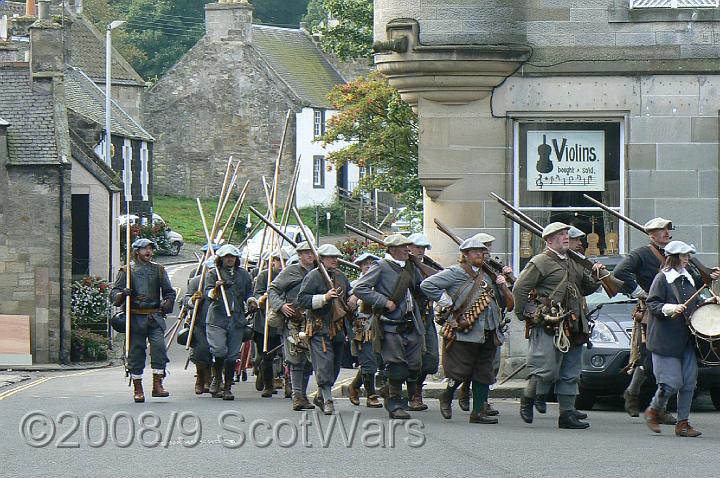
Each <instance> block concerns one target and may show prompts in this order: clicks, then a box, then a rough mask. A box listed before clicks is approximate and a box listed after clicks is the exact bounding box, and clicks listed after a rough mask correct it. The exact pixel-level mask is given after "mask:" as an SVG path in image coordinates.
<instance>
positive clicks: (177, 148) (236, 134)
mask: <svg viewBox="0 0 720 478" xmlns="http://www.w3.org/2000/svg"><path fill="white" fill-rule="evenodd" d="M144 101H145V106H144V121H145V126H146V128H147V129H148V131H149V132H150V133H151V134H152V135H153V136H155V138H156V140H157V142H156V143H155V152H154V184H155V194H159V195H182V196H203V197H208V196H216V195H217V194H218V193H219V191H220V185H221V183H222V179H223V174H224V172H225V167H226V165H227V160H228V158H229V157H230V156H232V157H233V158H234V160H235V161H238V160H239V161H240V162H241V167H240V178H239V179H238V182H240V184H242V183H244V181H245V179H250V180H251V187H250V200H254V201H262V202H263V203H264V201H265V199H264V193H263V192H262V186H261V182H260V178H261V176H263V175H264V176H266V177H267V178H268V181H270V180H271V177H272V174H273V170H274V164H275V158H276V156H277V153H278V150H279V145H280V140H281V136H282V130H283V126H284V124H285V114H286V112H287V110H288V109H291V108H296V111H299V108H297V107H296V106H295V105H294V102H293V100H292V99H291V96H290V94H289V92H288V91H285V90H282V89H280V88H279V87H278V86H277V82H276V81H274V79H273V80H271V76H270V72H268V71H267V69H266V66H265V64H264V63H263V62H262V61H260V60H259V59H258V58H257V57H256V56H255V53H254V52H253V50H252V48H251V47H249V46H245V45H243V44H242V43H239V42H211V41H209V40H208V38H203V39H202V40H200V42H198V43H197V44H196V45H195V46H194V47H193V48H192V49H191V50H190V52H188V53H187V54H186V56H185V57H183V59H182V60H181V61H180V62H179V63H178V64H177V65H176V66H175V67H173V68H172V69H171V70H170V71H169V72H168V73H167V74H166V75H165V76H164V77H163V78H162V79H161V80H160V81H159V82H158V83H157V84H156V85H155V86H154V87H153V88H152V89H151V90H150V91H149V92H148V93H147V94H146V96H145V99H144ZM294 116H295V115H294V114H291V120H292V122H291V125H290V128H289V129H288V132H287V139H286V143H285V149H284V156H283V162H284V164H287V165H290V164H291V162H292V158H294V156H295V142H294V140H293V138H294V137H295V123H294ZM291 169H292V168H291V167H283V170H282V173H283V182H285V181H287V180H288V179H289V178H288V176H290V174H291V172H290V171H291ZM283 190H284V188H282V189H281V190H280V191H281V192H282V191H283ZM281 196H282V194H281Z"/></svg>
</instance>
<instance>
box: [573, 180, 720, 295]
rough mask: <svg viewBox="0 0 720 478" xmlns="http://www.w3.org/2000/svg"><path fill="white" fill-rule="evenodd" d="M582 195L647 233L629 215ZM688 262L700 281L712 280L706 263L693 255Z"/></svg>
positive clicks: (708, 282)
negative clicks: (697, 273)
mask: <svg viewBox="0 0 720 478" xmlns="http://www.w3.org/2000/svg"><path fill="white" fill-rule="evenodd" d="M583 196H584V197H585V199H587V200H588V201H590V202H591V203H593V204H595V205H596V206H598V207H599V208H600V209H602V210H603V211H605V212H607V213H608V214H610V215H612V216H615V217H616V218H618V219H620V220H621V221H623V222H625V223H627V224H628V225H630V226H632V227H634V228H635V229H637V230H638V231H640V232H642V233H643V234H647V231H646V230H645V228H644V227H643V226H641V225H640V223H637V222H635V221H633V220H632V219H630V218H629V217H627V216H625V215H623V214H620V213H619V212H617V211H615V210H614V209H612V208H611V207H609V206H606V205H605V204H603V203H601V202H600V201H598V200H597V199H595V198H592V197H590V196H588V195H587V194H583ZM690 263H692V265H694V266H695V267H696V268H697V270H698V272H699V273H700V277H702V281H703V282H704V283H705V284H708V285H710V284H711V283H712V281H713V279H712V277H710V274H712V273H713V272H714V271H713V270H712V269H710V268H709V267H707V266H706V265H704V264H703V263H702V262H700V261H699V260H697V258H696V257H694V256H693V257H691V258H690Z"/></svg>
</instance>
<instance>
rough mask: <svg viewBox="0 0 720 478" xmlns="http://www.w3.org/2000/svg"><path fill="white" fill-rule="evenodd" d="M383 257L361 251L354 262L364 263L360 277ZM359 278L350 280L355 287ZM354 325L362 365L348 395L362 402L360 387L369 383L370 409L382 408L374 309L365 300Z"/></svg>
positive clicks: (351, 334) (353, 343)
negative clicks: (374, 343) (373, 321)
mask: <svg viewBox="0 0 720 478" xmlns="http://www.w3.org/2000/svg"><path fill="white" fill-rule="evenodd" d="M379 260H380V258H379V257H378V256H376V255H374V254H370V253H368V252H365V253H363V254H360V255H359V256H358V257H357V258H356V259H355V261H354V263H355V264H357V265H358V266H360V277H362V276H363V275H365V274H366V273H367V271H368V270H370V267H372V266H373V265H375V264H376V263H377V262H378V261H379ZM356 284H357V279H356V280H354V281H353V282H351V283H350V285H351V287H355V285H356ZM351 322H352V323H351V324H349V326H348V328H347V333H348V339H349V340H350V351H351V352H352V354H353V355H354V356H356V357H357V358H358V363H359V365H360V367H359V369H358V372H357V375H355V378H354V379H353V381H352V382H350V384H349V385H348V397H349V399H350V403H352V404H353V405H360V387H361V386H362V385H364V386H365V397H366V401H365V403H366V405H367V406H368V407H369V408H380V407H382V403H380V397H378V395H377V393H376V391H375V372H377V369H378V363H377V354H376V353H375V350H374V349H373V336H372V308H371V307H369V306H368V305H367V304H365V303H364V302H363V301H358V309H357V312H356V313H355V315H354V317H352V318H351Z"/></svg>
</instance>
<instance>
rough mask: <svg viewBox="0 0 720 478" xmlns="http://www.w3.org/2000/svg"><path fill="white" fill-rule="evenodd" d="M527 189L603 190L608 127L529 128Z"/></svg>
mask: <svg viewBox="0 0 720 478" xmlns="http://www.w3.org/2000/svg"><path fill="white" fill-rule="evenodd" d="M526 144H527V146H526V147H527V150H526V153H527V158H526V160H527V168H526V169H527V189H528V191H604V190H605V131H528V132H527V142H526Z"/></svg>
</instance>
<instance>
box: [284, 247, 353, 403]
mask: <svg viewBox="0 0 720 478" xmlns="http://www.w3.org/2000/svg"><path fill="white" fill-rule="evenodd" d="M318 254H319V255H320V258H319V259H320V261H321V263H322V266H323V267H324V268H325V270H326V271H327V273H328V276H329V277H330V280H331V281H332V286H331V285H329V284H328V283H327V282H326V280H325V278H324V277H323V274H322V271H321V270H320V267H318V268H316V269H314V270H312V271H310V272H309V273H308V274H307V275H306V276H305V278H304V279H303V282H302V284H301V285H300V290H299V291H298V298H297V302H298V305H299V306H300V307H302V308H303V309H306V310H307V314H308V317H307V320H308V323H310V327H308V328H307V329H306V333H307V334H308V335H310V353H311V354H312V365H313V371H314V372H315V380H316V381H317V384H318V390H319V393H318V395H317V398H316V403H315V404H316V405H320V404H322V408H323V413H325V415H332V414H333V413H335V404H334V402H333V399H332V386H333V385H334V384H335V380H337V377H338V374H339V373H340V366H341V364H342V356H343V350H344V348H345V332H344V330H343V327H344V321H345V317H346V315H347V314H346V312H349V311H351V310H353V309H355V306H356V305H357V299H356V298H355V297H352V296H349V294H350V282H349V281H348V279H347V277H345V274H343V273H342V271H340V270H339V269H338V268H337V267H338V258H340V257H341V256H342V253H341V252H340V250H338V248H337V247H335V246H333V245H332V244H323V245H322V246H320V247H319V249H318ZM333 302H339V303H338V304H333ZM340 304H342V305H340ZM338 313H339V314H338ZM320 397H322V398H320Z"/></svg>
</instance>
